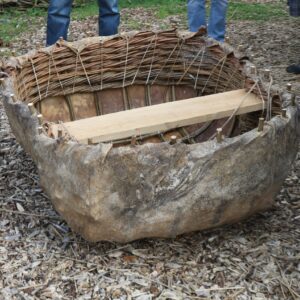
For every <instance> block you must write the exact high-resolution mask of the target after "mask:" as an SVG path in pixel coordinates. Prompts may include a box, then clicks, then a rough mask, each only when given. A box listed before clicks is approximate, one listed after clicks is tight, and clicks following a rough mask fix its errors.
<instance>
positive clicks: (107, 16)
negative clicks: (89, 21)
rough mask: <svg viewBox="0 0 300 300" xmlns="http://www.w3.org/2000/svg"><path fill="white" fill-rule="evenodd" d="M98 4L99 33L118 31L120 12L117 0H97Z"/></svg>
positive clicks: (110, 33)
mask: <svg viewBox="0 0 300 300" xmlns="http://www.w3.org/2000/svg"><path fill="white" fill-rule="evenodd" d="M98 4H99V35H113V34H117V33H118V27H119V24H120V13H119V8H118V0H98Z"/></svg>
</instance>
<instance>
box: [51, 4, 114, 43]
mask: <svg viewBox="0 0 300 300" xmlns="http://www.w3.org/2000/svg"><path fill="white" fill-rule="evenodd" d="M72 2H73V0H50V3H49V8H48V20H47V46H49V45H52V44H54V43H55V42H56V41H57V40H58V39H59V38H60V37H63V38H64V39H65V40H67V33H68V28H69V24H70V13H71V9H72ZM98 4H99V35H112V34H116V33H118V27H119V24H120V14H119V9H118V0H98Z"/></svg>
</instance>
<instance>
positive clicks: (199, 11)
mask: <svg viewBox="0 0 300 300" xmlns="http://www.w3.org/2000/svg"><path fill="white" fill-rule="evenodd" d="M187 12H188V23H189V29H190V31H191V32H196V31H198V29H199V28H200V27H201V26H205V27H206V12H205V0H188V2H187Z"/></svg>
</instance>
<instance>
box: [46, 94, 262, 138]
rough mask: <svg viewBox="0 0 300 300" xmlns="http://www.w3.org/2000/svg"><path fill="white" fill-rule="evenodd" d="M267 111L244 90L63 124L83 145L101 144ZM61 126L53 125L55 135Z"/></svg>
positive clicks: (259, 101)
mask: <svg viewBox="0 0 300 300" xmlns="http://www.w3.org/2000/svg"><path fill="white" fill-rule="evenodd" d="M262 109H263V102H262V100H261V99H260V98H258V97H257V96H256V95H254V94H252V93H247V92H246V91H245V90H244V89H240V90H234V91H230V92H225V93H219V94H214V95H209V96H203V97H195V98H190V99H186V100H181V101H176V102H168V103H163V104H158V105H153V106H147V107H141V108H136V109H132V110H127V111H120V112H116V113H112V114H107V115H103V116H97V117H92V118H87V119H81V120H78V121H73V122H67V123H63V127H64V128H65V129H66V131H67V132H68V133H69V134H70V135H71V136H73V137H74V138H75V139H76V140H78V141H79V142H80V143H84V144H87V143H88V141H89V142H90V143H100V142H110V141H114V140H120V139H126V138H130V137H132V136H141V135H146V134H156V133H158V132H164V131H167V130H170V129H174V128H179V127H182V126H188V125H192V124H197V123H203V122H208V121H212V120H217V119H221V118H225V117H230V116H231V115H232V114H233V113H234V114H235V115H240V114H245V113H249V112H253V111H259V110H262ZM60 126H61V125H59V124H53V125H52V128H51V132H53V133H55V132H57V130H58V128H59V127H60Z"/></svg>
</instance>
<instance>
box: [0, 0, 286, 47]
mask: <svg viewBox="0 0 300 300" xmlns="http://www.w3.org/2000/svg"><path fill="white" fill-rule="evenodd" d="M119 6H120V8H121V9H122V8H136V7H144V8H149V9H151V10H152V11H154V13H155V16H156V17H157V18H158V19H163V18H165V17H167V16H170V15H180V16H182V17H183V18H186V0H120V1H119ZM97 14H98V7H97V4H96V1H93V0H91V1H88V3H87V4H86V5H84V6H80V7H76V8H74V9H73V11H72V18H73V19H77V20H78V19H85V18H88V17H90V16H94V15H97ZM46 15H47V11H46V10H43V9H28V10H27V11H26V12H20V11H17V10H15V9H8V10H5V12H3V13H1V14H0V39H2V40H3V41H4V42H5V43H8V42H9V41H11V40H13V39H15V38H17V37H18V36H19V35H20V34H22V32H26V31H28V30H30V28H32V27H34V26H35V25H36V24H38V23H41V22H45V20H46ZM287 17H288V14H287V12H286V10H285V2H282V3H280V4H257V3H254V4H249V3H241V2H230V4H229V9H228V20H230V21H232V20H250V21H259V22H263V21H272V20H273V21H274V20H279V19H284V18H287ZM41 18H43V19H44V21H43V20H42V21H41ZM128 27H129V28H131V27H132V29H135V27H137V24H136V21H135V20H134V17H132V20H130V19H128Z"/></svg>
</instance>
